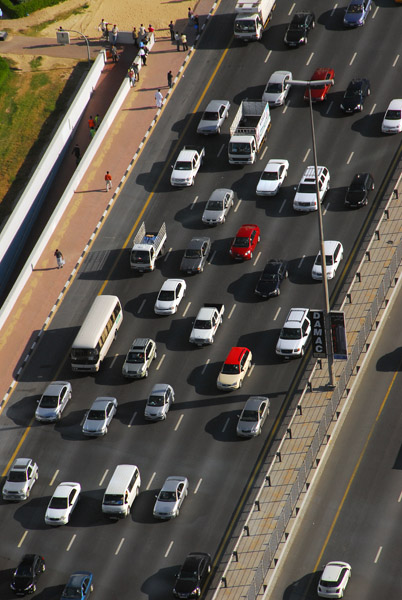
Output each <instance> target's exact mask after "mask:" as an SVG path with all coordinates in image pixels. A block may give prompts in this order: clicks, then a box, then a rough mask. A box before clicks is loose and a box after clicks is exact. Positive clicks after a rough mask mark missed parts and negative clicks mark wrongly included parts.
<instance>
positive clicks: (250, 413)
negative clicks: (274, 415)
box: [240, 410, 258, 421]
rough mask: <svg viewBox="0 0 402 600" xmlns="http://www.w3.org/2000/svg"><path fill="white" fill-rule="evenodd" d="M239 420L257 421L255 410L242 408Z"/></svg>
mask: <svg viewBox="0 0 402 600" xmlns="http://www.w3.org/2000/svg"><path fill="white" fill-rule="evenodd" d="M240 420H241V421H258V411H257V410H244V411H243V414H242V416H241V418H240Z"/></svg>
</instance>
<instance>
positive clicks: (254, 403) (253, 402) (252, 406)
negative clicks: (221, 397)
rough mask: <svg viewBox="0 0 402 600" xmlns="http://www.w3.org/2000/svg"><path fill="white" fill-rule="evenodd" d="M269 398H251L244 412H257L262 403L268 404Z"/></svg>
mask: <svg viewBox="0 0 402 600" xmlns="http://www.w3.org/2000/svg"><path fill="white" fill-rule="evenodd" d="M267 401H268V398H267V397H266V396H250V398H249V399H248V400H247V402H246V404H245V405H244V409H243V410H257V409H258V408H259V407H260V406H261V404H262V402H267Z"/></svg>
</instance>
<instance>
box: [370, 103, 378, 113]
mask: <svg viewBox="0 0 402 600" xmlns="http://www.w3.org/2000/svg"><path fill="white" fill-rule="evenodd" d="M376 106H377V104H373V108H372V109H371V110H370V115H372V114H373V112H374V110H375V107H376Z"/></svg>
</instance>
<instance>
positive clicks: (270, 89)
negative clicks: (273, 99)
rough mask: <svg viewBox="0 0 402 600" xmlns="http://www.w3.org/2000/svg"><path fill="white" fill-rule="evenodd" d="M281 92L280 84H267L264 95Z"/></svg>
mask: <svg viewBox="0 0 402 600" xmlns="http://www.w3.org/2000/svg"><path fill="white" fill-rule="evenodd" d="M281 92H282V84H281V83H268V85H267V88H266V90H265V93H266V94H280V93H281Z"/></svg>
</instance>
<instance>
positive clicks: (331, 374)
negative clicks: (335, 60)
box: [292, 79, 335, 387]
mask: <svg viewBox="0 0 402 600" xmlns="http://www.w3.org/2000/svg"><path fill="white" fill-rule="evenodd" d="M293 85H294V86H300V87H304V88H307V90H308V99H309V107H310V125H311V137H312V141H313V160H314V172H315V186H316V194H317V214H318V229H319V235H320V251H321V270H322V282H323V284H324V306H325V309H324V326H325V337H326V344H327V356H328V376H329V382H328V386H329V387H334V385H335V384H334V371H333V366H334V355H333V352H332V344H331V330H330V323H329V311H330V306H329V293H328V280H327V267H326V263H325V250H324V228H323V224H322V210H321V195H320V186H319V183H318V166H317V148H316V143H315V130H314V119H313V103H312V100H311V88H312V87H321V86H323V85H334V80H333V79H324V80H314V81H299V80H295V79H293V80H292V86H293Z"/></svg>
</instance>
